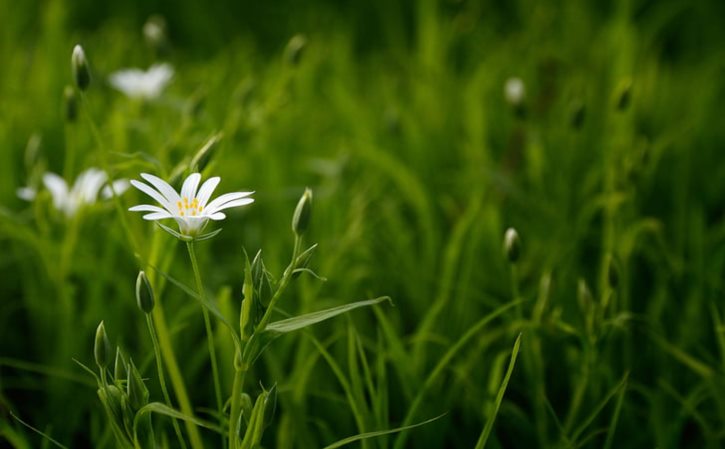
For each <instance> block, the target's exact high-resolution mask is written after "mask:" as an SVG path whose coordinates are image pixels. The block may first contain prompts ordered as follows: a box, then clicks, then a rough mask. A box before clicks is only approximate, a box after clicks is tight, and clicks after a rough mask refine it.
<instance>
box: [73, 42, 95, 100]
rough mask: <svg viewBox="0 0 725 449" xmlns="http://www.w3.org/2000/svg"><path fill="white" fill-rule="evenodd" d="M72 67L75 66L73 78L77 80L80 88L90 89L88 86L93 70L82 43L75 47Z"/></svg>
mask: <svg viewBox="0 0 725 449" xmlns="http://www.w3.org/2000/svg"><path fill="white" fill-rule="evenodd" d="M71 67H72V68H73V79H74V80H75V83H76V86H77V87H78V89H80V90H86V89H88V86H89V85H90V84H91V71H90V69H89V68H88V60H87V59H86V53H85V52H84V51H83V47H81V46H80V45H76V46H75V47H73V55H72V56H71Z"/></svg>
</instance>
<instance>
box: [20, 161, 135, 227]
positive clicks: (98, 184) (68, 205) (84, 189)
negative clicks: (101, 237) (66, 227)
mask: <svg viewBox="0 0 725 449" xmlns="http://www.w3.org/2000/svg"><path fill="white" fill-rule="evenodd" d="M107 181H108V176H106V173H105V172H103V171H102V170H99V169H97V168H89V169H88V170H86V171H84V172H82V173H81V174H80V175H78V178H76V180H75V182H74V183H73V187H71V188H69V186H68V183H66V182H65V179H63V178H62V177H60V176H59V175H56V174H55V173H51V172H47V173H45V174H43V184H44V185H45V187H46V188H47V189H48V191H49V192H50V195H51V197H52V198H53V205H54V206H55V208H56V209H58V210H59V211H61V212H63V213H64V214H65V216H66V217H68V218H70V217H72V216H74V215H75V214H76V212H78V210H79V209H81V208H82V207H83V206H87V205H91V204H93V203H95V202H96V201H98V194H99V193H100V194H101V198H103V199H107V198H110V197H112V196H113V194H114V193H115V194H116V195H118V194H121V193H123V192H124V191H125V190H126V189H127V188H128V181H127V180H125V179H118V180H116V181H113V182H112V183H111V184H110V185H107ZM111 186H112V187H111ZM17 194H18V197H20V198H21V199H24V200H26V201H32V200H34V199H35V196H36V191H35V189H33V188H31V187H22V188H20V189H18V191H17Z"/></svg>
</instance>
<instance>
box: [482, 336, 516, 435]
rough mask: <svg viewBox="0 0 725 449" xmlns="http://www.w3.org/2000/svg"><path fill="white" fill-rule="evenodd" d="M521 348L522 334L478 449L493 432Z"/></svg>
mask: <svg viewBox="0 0 725 449" xmlns="http://www.w3.org/2000/svg"><path fill="white" fill-rule="evenodd" d="M520 346H521V334H519V336H518V337H516V342H515V343H514V349H513V350H512V351H511V361H510V362H509V367H508V369H507V370H506V376H504V378H503V380H502V381H501V386H500V387H499V389H498V393H497V394H496V404H495V407H494V409H493V413H491V416H489V417H488V419H487V420H486V425H485V426H484V427H483V432H481V436H480V437H479V438H478V443H476V449H483V448H484V447H485V446H486V442H487V441H488V437H489V436H490V435H491V431H492V430H493V423H494V421H496V415H498V410H499V408H501V402H503V395H504V393H506V387H508V384H509V380H510V379H511V374H513V372H514V366H515V365H516V357H518V355H519V347H520Z"/></svg>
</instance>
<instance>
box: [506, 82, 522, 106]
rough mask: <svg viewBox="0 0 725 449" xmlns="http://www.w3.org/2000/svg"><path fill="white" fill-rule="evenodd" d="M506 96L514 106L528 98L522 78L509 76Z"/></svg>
mask: <svg viewBox="0 0 725 449" xmlns="http://www.w3.org/2000/svg"><path fill="white" fill-rule="evenodd" d="M504 96H505V97H506V101H508V102H509V104H511V105H513V106H518V105H520V104H521V103H523V101H524V98H526V87H525V86H524V82H523V81H521V78H509V79H507V80H506V84H505V85H504Z"/></svg>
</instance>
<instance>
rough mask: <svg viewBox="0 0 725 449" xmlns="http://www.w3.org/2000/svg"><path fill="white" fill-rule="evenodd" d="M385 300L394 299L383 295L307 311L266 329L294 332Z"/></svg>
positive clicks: (284, 332)
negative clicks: (315, 310) (316, 310)
mask: <svg viewBox="0 0 725 449" xmlns="http://www.w3.org/2000/svg"><path fill="white" fill-rule="evenodd" d="M383 301H390V303H391V304H392V300H391V299H390V297H388V296H381V297H380V298H375V299H368V300H365V301H357V302H353V303H350V304H345V305H342V306H337V307H333V308H331V309H326V310H320V311H318V312H312V313H306V314H304V315H300V316H296V317H292V318H288V319H286V320H281V321H275V322H274V323H271V324H269V325H268V326H267V327H266V329H264V331H265V332H272V333H278V334H286V333H288V332H293V331H296V330H299V329H303V328H305V327H308V326H312V325H313V324H317V323H320V322H322V321H325V320H329V319H330V318H334V317H336V316H338V315H341V314H343V313H347V312H350V311H351V310H355V309H359V308H360V307H367V306H372V305H375V304H379V303H381V302H383Z"/></svg>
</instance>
